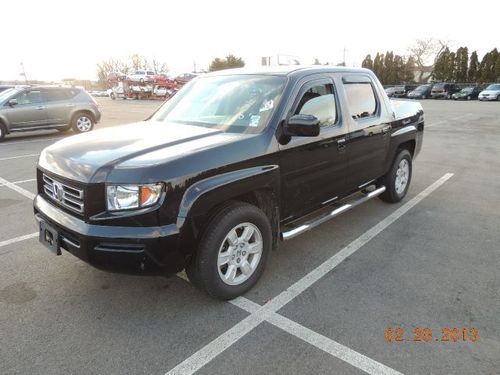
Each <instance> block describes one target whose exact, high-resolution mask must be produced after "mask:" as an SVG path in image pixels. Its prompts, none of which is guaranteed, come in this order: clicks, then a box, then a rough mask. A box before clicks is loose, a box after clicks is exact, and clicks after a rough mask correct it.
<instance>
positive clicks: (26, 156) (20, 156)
mask: <svg viewBox="0 0 500 375" xmlns="http://www.w3.org/2000/svg"><path fill="white" fill-rule="evenodd" d="M39 155H40V154H27V155H19V156H10V157H8V158H0V161H5V160H13V159H22V158H34V157H35V156H39Z"/></svg>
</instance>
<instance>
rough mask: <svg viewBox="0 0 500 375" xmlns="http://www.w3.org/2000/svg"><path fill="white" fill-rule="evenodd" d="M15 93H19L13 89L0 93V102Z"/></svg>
mask: <svg viewBox="0 0 500 375" xmlns="http://www.w3.org/2000/svg"><path fill="white" fill-rule="evenodd" d="M16 91H19V90H17V89H14V88H10V89H7V90H5V91H2V92H0V102H1V101H3V100H5V99H7V98H8V97H10V96H11V95H14V94H15V92H16Z"/></svg>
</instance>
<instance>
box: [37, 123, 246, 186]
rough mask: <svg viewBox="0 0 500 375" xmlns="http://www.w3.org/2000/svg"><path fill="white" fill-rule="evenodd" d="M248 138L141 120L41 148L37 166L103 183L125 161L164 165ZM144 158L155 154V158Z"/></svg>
mask: <svg viewBox="0 0 500 375" xmlns="http://www.w3.org/2000/svg"><path fill="white" fill-rule="evenodd" d="M249 136H250V135H244V134H234V133H224V132H221V131H220V130H217V129H210V128H204V127H200V126H191V125H181V124H174V123H167V122H154V121H142V122H138V123H134V124H130V125H124V126H119V127H114V128H108V129H103V130H97V131H93V132H90V133H86V134H80V135H76V136H73V137H68V138H65V139H63V140H61V141H59V142H56V143H54V144H53V145H51V146H49V147H47V148H45V149H44V150H43V151H42V153H41V155H40V159H39V163H38V164H39V166H40V167H41V168H42V169H44V170H46V171H48V172H52V173H54V174H56V175H59V176H62V177H65V178H68V179H71V180H76V181H80V182H84V183H87V182H104V181H106V176H107V175H108V173H109V172H110V171H111V170H113V169H114V168H118V167H120V165H122V166H123V167H124V168H127V162H128V163H130V162H131V161H133V160H136V159H137V160H141V159H142V160H143V161H145V162H148V163H155V160H158V159H161V161H162V162H165V161H168V160H172V159H176V158H180V157H183V156H185V155H186V154H190V153H194V152H196V151H198V150H200V149H204V148H208V147H214V146H216V145H218V144H226V143H228V142H233V141H235V140H237V139H241V138H245V137H249ZM148 155H155V159H154V160H152V159H150V158H149V157H148ZM158 156H161V158H159V157H158ZM135 166H136V167H137V164H136V163H135ZM129 167H131V166H130V165H129Z"/></svg>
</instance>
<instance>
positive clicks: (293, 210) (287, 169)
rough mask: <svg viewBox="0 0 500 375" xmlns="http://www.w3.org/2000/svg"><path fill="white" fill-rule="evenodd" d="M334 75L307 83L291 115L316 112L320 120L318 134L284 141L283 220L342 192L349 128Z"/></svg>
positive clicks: (289, 114)
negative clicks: (347, 130)
mask: <svg viewBox="0 0 500 375" xmlns="http://www.w3.org/2000/svg"><path fill="white" fill-rule="evenodd" d="M338 103H339V102H338V97H337V93H336V90H335V86H334V83H333V80H332V79H331V78H326V77H325V78H321V79H314V80H311V81H308V82H306V83H304V84H303V85H302V86H301V88H300V90H299V92H298V95H297V96H296V98H295V101H294V103H293V105H292V107H291V110H290V111H289V113H288V115H287V119H288V118H289V117H291V116H292V115H295V114H309V115H314V116H316V117H317V118H318V119H319V120H320V127H321V129H320V134H319V135H318V136H317V137H292V138H291V140H290V142H289V143H288V144H286V145H280V169H281V176H282V185H281V186H282V187H281V199H282V201H281V207H282V213H283V220H291V219H293V218H297V217H300V216H302V215H304V214H305V213H307V212H310V211H312V210H314V209H316V208H320V207H322V206H324V205H327V204H328V203H330V202H333V201H335V200H336V198H337V197H338V196H340V195H341V194H342V192H343V190H344V187H345V174H346V170H347V162H346V160H347V159H346V153H345V145H344V142H345V135H346V133H347V132H346V130H345V126H344V125H343V122H342V118H341V116H340V111H339V108H340V106H339V104H338Z"/></svg>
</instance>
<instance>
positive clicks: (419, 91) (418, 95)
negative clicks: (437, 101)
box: [406, 84, 433, 99]
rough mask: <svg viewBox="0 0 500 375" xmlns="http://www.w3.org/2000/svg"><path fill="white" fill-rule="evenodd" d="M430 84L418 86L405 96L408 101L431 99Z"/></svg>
mask: <svg viewBox="0 0 500 375" xmlns="http://www.w3.org/2000/svg"><path fill="white" fill-rule="evenodd" d="M432 86H433V85H432V84H426V85H420V86H418V87H417V88H416V89H415V90H412V91H410V92H409V93H408V94H407V95H406V96H407V97H408V98H410V99H428V98H430V97H431V91H432Z"/></svg>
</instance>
